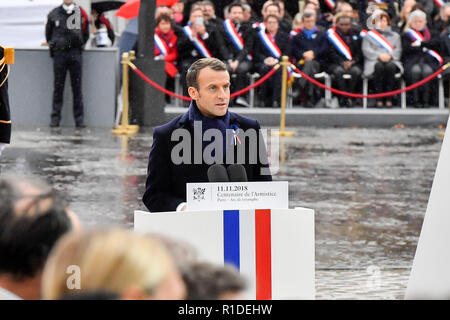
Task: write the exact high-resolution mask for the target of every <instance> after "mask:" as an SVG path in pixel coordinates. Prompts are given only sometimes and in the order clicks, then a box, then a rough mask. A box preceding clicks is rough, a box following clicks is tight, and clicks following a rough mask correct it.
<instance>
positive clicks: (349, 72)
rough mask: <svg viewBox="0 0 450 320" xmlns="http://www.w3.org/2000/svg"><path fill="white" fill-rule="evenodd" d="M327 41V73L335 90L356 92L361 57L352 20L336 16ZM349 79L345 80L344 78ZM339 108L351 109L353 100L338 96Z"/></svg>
mask: <svg viewBox="0 0 450 320" xmlns="http://www.w3.org/2000/svg"><path fill="white" fill-rule="evenodd" d="M327 35H328V40H329V48H330V49H329V51H328V57H329V60H328V61H329V66H328V68H329V72H330V73H331V74H332V75H333V78H334V81H335V83H336V88H337V89H339V90H343V91H349V92H356V88H357V87H358V84H360V83H361V74H362V64H363V55H362V50H361V37H360V35H359V33H358V32H356V31H355V30H354V29H353V28H352V18H351V17H349V16H347V15H345V14H343V13H340V14H338V15H337V16H336V26H335V27H334V28H331V29H329V30H328V31H327ZM344 76H345V77H348V76H350V77H349V79H346V78H345V77H344ZM339 104H340V106H341V107H348V108H351V107H353V104H354V100H353V98H347V97H343V96H339Z"/></svg>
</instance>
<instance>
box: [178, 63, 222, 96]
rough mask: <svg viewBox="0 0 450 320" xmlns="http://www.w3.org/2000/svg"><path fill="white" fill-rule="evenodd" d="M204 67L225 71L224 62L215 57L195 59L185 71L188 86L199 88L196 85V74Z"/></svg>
mask: <svg viewBox="0 0 450 320" xmlns="http://www.w3.org/2000/svg"><path fill="white" fill-rule="evenodd" d="M204 68H211V69H213V70H215V71H227V66H226V65H225V63H223V62H222V61H220V60H219V59H216V58H202V59H199V60H197V61H195V62H194V63H193V64H192V65H191V66H190V67H189V70H188V71H187V74H186V83H187V86H188V88H189V87H194V88H195V89H197V90H200V88H199V86H198V75H199V73H200V71H201V70H202V69H204Z"/></svg>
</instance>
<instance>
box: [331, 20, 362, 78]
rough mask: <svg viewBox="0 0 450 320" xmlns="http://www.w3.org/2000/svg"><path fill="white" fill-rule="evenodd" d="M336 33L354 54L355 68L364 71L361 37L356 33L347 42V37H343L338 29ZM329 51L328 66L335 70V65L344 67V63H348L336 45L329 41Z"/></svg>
mask: <svg viewBox="0 0 450 320" xmlns="http://www.w3.org/2000/svg"><path fill="white" fill-rule="evenodd" d="M336 32H337V33H338V34H339V35H340V36H341V38H342V39H343V40H344V42H345V43H346V44H347V46H348V48H349V49H350V52H351V53H352V57H353V61H354V64H353V65H354V66H359V67H360V68H361V69H362V65H363V58H364V57H363V53H362V40H361V36H360V35H359V34H358V33H357V32H356V31H354V32H353V36H352V37H350V39H349V41H346V40H345V39H347V37H343V36H342V35H341V34H340V33H339V31H338V30H337V29H336ZM328 42H329V44H328V47H329V50H328V57H329V58H328V61H329V63H328V66H329V67H330V68H333V67H334V66H335V65H339V66H342V65H343V63H344V61H348V60H347V58H345V57H344V55H343V54H342V53H341V52H340V51H339V50H338V49H337V48H336V47H335V46H334V44H333V43H332V42H331V41H330V40H328Z"/></svg>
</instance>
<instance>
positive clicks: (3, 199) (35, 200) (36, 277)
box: [0, 176, 81, 299]
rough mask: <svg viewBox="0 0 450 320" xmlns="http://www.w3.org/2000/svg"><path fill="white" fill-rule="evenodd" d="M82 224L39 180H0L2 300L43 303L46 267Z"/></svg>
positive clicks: (13, 178)
mask: <svg viewBox="0 0 450 320" xmlns="http://www.w3.org/2000/svg"><path fill="white" fill-rule="evenodd" d="M80 228H81V225H80V222H79V220H78V218H77V217H76V216H75V214H74V213H73V212H72V211H70V209H69V208H68V207H67V204H66V202H65V201H64V200H63V198H62V196H61V195H60V194H59V193H58V192H57V191H56V190H55V189H53V188H51V187H50V186H49V185H48V184H47V183H45V182H43V181H41V180H38V179H37V178H30V177H21V176H7V177H2V178H0V289H1V290H0V291H1V292H0V299H39V294H40V284H41V274H42V270H43V268H44V264H45V262H46V260H47V257H48V255H49V253H50V250H51V249H52V248H53V246H54V245H55V243H56V242H57V241H58V239H59V238H60V237H61V236H62V235H64V234H65V233H67V232H69V231H72V230H79V229H80Z"/></svg>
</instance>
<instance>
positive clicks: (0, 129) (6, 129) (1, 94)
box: [0, 46, 11, 156]
mask: <svg viewBox="0 0 450 320" xmlns="http://www.w3.org/2000/svg"><path fill="white" fill-rule="evenodd" d="M10 139H11V115H10V111H9V98H8V65H7V61H6V58H5V50H4V48H3V47H2V46H0V156H1V154H2V151H3V149H4V148H5V146H6V144H9V143H10Z"/></svg>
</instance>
